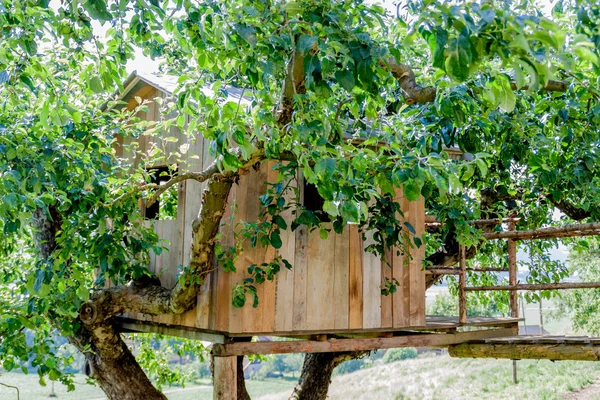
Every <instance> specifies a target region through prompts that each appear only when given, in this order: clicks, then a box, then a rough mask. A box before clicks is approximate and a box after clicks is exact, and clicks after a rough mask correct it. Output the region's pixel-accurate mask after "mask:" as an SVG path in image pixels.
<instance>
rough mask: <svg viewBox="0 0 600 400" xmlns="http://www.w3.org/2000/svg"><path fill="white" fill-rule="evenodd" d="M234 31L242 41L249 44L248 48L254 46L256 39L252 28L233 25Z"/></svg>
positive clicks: (243, 25) (244, 25) (254, 30)
mask: <svg viewBox="0 0 600 400" xmlns="http://www.w3.org/2000/svg"><path fill="white" fill-rule="evenodd" d="M235 30H236V31H237V33H238V34H239V35H240V36H241V37H242V39H244V40H245V41H246V42H248V43H249V44H250V46H252V47H254V46H256V43H257V42H258V38H257V36H256V29H254V27H252V26H248V25H246V24H235Z"/></svg>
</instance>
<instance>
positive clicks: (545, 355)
mask: <svg viewBox="0 0 600 400" xmlns="http://www.w3.org/2000/svg"><path fill="white" fill-rule="evenodd" d="M448 352H449V353H450V355H451V356H452V357H458V358H505V359H511V360H521V359H533V360H578V361H600V338H598V337H588V336H533V335H521V336H507V337H489V338H482V337H480V338H473V339H471V340H469V341H467V342H464V343H460V344H455V345H450V346H449V347H448Z"/></svg>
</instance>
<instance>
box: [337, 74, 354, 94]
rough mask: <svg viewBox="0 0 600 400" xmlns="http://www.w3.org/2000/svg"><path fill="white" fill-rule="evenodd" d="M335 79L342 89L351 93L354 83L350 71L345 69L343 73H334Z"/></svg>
mask: <svg viewBox="0 0 600 400" xmlns="http://www.w3.org/2000/svg"><path fill="white" fill-rule="evenodd" d="M335 79H336V80H337V82H338V83H339V84H340V85H341V86H342V87H343V88H344V89H346V90H347V91H349V92H350V91H352V89H354V86H355V85H356V82H355V81H354V74H353V73H352V71H349V70H347V69H346V70H343V71H336V73H335Z"/></svg>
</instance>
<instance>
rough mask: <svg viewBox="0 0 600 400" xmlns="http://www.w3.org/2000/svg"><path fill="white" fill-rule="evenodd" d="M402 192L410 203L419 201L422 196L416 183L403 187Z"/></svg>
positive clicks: (406, 184)
mask: <svg viewBox="0 0 600 400" xmlns="http://www.w3.org/2000/svg"><path fill="white" fill-rule="evenodd" d="M402 190H403V191H404V195H405V196H406V198H407V199H408V201H417V200H418V199H419V196H420V195H421V188H420V187H419V186H418V185H417V184H416V183H415V182H414V181H413V182H406V183H405V184H404V185H403V186H402Z"/></svg>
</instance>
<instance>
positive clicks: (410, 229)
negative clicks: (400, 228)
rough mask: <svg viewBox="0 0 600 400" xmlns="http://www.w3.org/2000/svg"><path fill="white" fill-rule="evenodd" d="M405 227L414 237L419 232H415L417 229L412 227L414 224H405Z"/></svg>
mask: <svg viewBox="0 0 600 400" xmlns="http://www.w3.org/2000/svg"><path fill="white" fill-rule="evenodd" d="M404 226H406V228H407V229H408V230H409V231H410V233H412V234H413V235H416V234H417V231H416V230H415V227H414V226H412V224H411V223H410V222H405V223H404Z"/></svg>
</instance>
